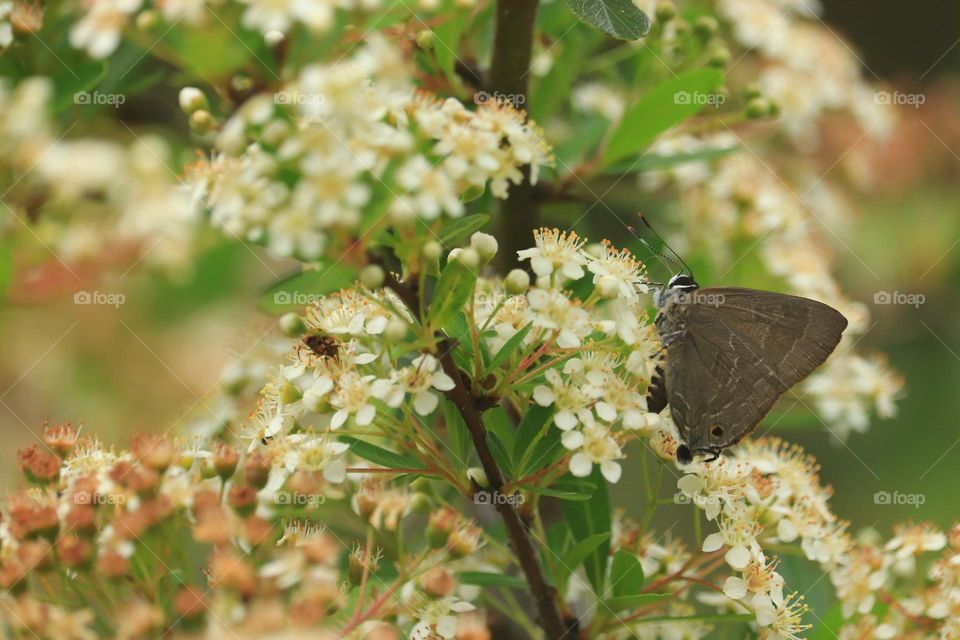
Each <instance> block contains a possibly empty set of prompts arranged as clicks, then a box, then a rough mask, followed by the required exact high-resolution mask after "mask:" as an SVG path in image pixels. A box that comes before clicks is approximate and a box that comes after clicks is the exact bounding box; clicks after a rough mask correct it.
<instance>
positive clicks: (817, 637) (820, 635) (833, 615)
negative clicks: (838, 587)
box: [808, 602, 843, 640]
mask: <svg viewBox="0 0 960 640" xmlns="http://www.w3.org/2000/svg"><path fill="white" fill-rule="evenodd" d="M842 626H843V607H842V606H841V604H840V603H839V602H838V603H836V604H835V605H834V606H833V607H831V608H830V610H829V611H828V612H827V613H826V614H825V615H824V616H823V618H822V619H818V620H817V625H816V627H815V628H814V629H812V630H811V631H810V635H809V636H808V638H809V639H810V640H827V638H836V637H837V631H839V630H840V627H842Z"/></svg>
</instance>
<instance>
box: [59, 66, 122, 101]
mask: <svg viewBox="0 0 960 640" xmlns="http://www.w3.org/2000/svg"><path fill="white" fill-rule="evenodd" d="M105 75H107V65H106V63H105V62H102V61H100V60H85V59H83V58H81V59H80V60H79V61H78V62H77V63H76V64H73V65H71V66H70V68H69V69H64V70H63V71H58V72H57V73H56V75H54V76H53V80H54V82H53V86H54V88H55V94H56V95H55V96H54V98H53V100H52V101H51V105H50V106H51V109H52V110H53V111H54V112H58V111H62V110H63V109H66V108H67V107H69V106H72V105H80V106H83V107H86V105H91V108H95V109H96V108H99V109H101V110H103V109H108V108H110V107H112V106H114V102H116V101H119V100H126V95H122V96H121V95H118V94H116V93H114V92H106V91H104V92H103V93H102V94H97V92H96V91H94V90H93V89H94V87H96V86H97V84H99V82H100V81H101V80H103V77H104V76H105ZM78 94H79V95H78ZM104 99H106V100H111V101H113V102H111V103H110V104H107V103H101V102H98V100H104ZM116 106H119V105H116Z"/></svg>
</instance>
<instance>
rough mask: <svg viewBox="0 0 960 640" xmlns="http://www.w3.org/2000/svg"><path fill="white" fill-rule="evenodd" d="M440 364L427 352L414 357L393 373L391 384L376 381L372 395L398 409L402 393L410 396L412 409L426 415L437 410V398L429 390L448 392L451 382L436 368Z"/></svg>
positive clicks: (451, 380) (452, 383)
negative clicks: (374, 392)
mask: <svg viewBox="0 0 960 640" xmlns="http://www.w3.org/2000/svg"><path fill="white" fill-rule="evenodd" d="M439 365H440V362H439V361H438V360H437V359H436V358H435V357H433V356H432V355H430V354H428V353H423V354H420V355H419V356H417V357H416V358H415V359H414V360H413V362H412V363H410V365H409V366H407V367H404V368H403V369H401V370H399V371H396V372H394V374H393V376H392V380H391V381H389V382H388V381H386V380H380V381H378V385H377V389H376V395H377V397H379V398H381V399H382V400H383V401H384V402H385V403H386V404H387V405H388V406H391V407H399V406H400V403H401V402H402V401H403V397H404V394H410V395H412V396H413V409H414V411H416V412H417V414H419V415H421V416H428V415H430V414H431V413H433V411H434V410H435V409H436V408H437V405H438V404H439V402H440V399H439V398H438V397H437V394H435V393H434V392H433V390H437V391H449V390H451V389H453V387H454V386H455V383H454V381H453V378H451V377H450V376H448V375H447V374H446V373H445V372H444V371H443V370H442V369H440V368H439Z"/></svg>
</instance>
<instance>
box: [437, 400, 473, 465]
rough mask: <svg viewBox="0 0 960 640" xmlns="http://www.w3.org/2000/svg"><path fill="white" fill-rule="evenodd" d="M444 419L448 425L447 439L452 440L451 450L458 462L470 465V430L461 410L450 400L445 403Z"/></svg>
mask: <svg viewBox="0 0 960 640" xmlns="http://www.w3.org/2000/svg"><path fill="white" fill-rule="evenodd" d="M443 420H444V424H446V426H447V439H448V440H449V441H450V450H451V451H452V452H453V455H454V456H456V460H455V461H454V462H457V463H458V464H461V465H463V466H469V462H470V431H469V430H468V429H467V423H466V422H464V420H463V416H462V415H460V410H459V409H457V405H455V404H454V403H453V402H451V401H450V400H445V401H444V403H443Z"/></svg>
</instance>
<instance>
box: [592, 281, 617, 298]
mask: <svg viewBox="0 0 960 640" xmlns="http://www.w3.org/2000/svg"><path fill="white" fill-rule="evenodd" d="M597 293H598V294H599V295H600V296H601V297H603V298H607V299H612V298H616V297H617V296H618V295H620V283H619V282H617V279H616V278H614V277H613V276H603V277H601V278H600V279H599V280H597Z"/></svg>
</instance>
